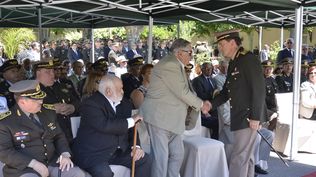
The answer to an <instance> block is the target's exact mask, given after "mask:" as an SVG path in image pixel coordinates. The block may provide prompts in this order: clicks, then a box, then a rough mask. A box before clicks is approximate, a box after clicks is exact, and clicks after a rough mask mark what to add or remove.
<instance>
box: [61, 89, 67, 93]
mask: <svg viewBox="0 0 316 177" xmlns="http://www.w3.org/2000/svg"><path fill="white" fill-rule="evenodd" d="M61 91H62V92H64V93H68V92H69V91H68V89H61Z"/></svg>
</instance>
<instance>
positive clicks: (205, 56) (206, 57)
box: [194, 52, 211, 65]
mask: <svg viewBox="0 0 316 177" xmlns="http://www.w3.org/2000/svg"><path fill="white" fill-rule="evenodd" d="M210 58H211V56H210V53H209V52H202V53H199V54H196V55H194V60H195V63H196V64H199V65H202V64H203V63H207V62H210Z"/></svg>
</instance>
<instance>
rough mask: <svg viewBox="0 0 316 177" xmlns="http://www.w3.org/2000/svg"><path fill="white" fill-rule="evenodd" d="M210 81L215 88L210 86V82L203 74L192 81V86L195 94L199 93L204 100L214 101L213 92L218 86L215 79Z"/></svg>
mask: <svg viewBox="0 0 316 177" xmlns="http://www.w3.org/2000/svg"><path fill="white" fill-rule="evenodd" d="M210 80H211V82H212V84H213V86H211V85H210V84H209V81H208V80H207V79H206V78H205V76H204V75H203V74H201V75H199V76H198V77H196V78H194V79H193V81H192V85H193V88H194V90H195V92H196V93H197V96H198V97H199V98H201V99H202V100H209V101H211V100H212V99H213V92H214V90H215V89H216V88H217V86H216V82H215V80H214V79H213V78H210Z"/></svg>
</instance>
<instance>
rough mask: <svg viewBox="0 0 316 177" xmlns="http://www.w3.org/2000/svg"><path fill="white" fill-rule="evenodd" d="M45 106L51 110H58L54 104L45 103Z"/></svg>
mask: <svg viewBox="0 0 316 177" xmlns="http://www.w3.org/2000/svg"><path fill="white" fill-rule="evenodd" d="M43 107H44V108H46V109H49V110H54V111H55V110H56V109H55V106H54V105H53V104H43Z"/></svg>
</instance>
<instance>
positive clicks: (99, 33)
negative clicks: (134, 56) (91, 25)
mask: <svg viewBox="0 0 316 177" xmlns="http://www.w3.org/2000/svg"><path fill="white" fill-rule="evenodd" d="M93 34H94V35H93V37H94V38H100V39H107V38H113V35H117V36H120V37H122V38H124V37H126V30H125V28H124V27H118V28H100V29H95V30H94V33H93Z"/></svg>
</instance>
